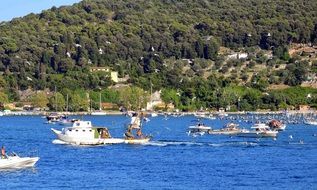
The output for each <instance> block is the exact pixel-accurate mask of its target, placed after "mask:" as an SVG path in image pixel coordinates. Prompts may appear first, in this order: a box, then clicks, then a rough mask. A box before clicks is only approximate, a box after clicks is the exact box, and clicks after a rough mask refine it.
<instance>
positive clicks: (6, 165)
mask: <svg viewBox="0 0 317 190" xmlns="http://www.w3.org/2000/svg"><path fill="white" fill-rule="evenodd" d="M39 159H40V158H39V157H19V156H18V155H17V154H15V153H14V154H13V155H12V156H6V157H5V158H2V159H0V170H3V169H21V168H28V167H33V166H34V165H35V164H36V162H37V161H38V160H39Z"/></svg>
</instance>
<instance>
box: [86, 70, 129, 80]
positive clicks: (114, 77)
mask: <svg viewBox="0 0 317 190" xmlns="http://www.w3.org/2000/svg"><path fill="white" fill-rule="evenodd" d="M90 72H106V73H108V74H110V78H111V80H112V81H113V82H115V83H119V82H126V81H127V80H128V79H126V78H119V77H118V72H117V71H111V69H110V68H109V67H90Z"/></svg>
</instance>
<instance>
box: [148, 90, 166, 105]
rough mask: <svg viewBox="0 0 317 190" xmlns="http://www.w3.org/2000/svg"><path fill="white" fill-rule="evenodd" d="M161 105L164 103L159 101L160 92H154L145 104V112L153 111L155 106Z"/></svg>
mask: <svg viewBox="0 0 317 190" xmlns="http://www.w3.org/2000/svg"><path fill="white" fill-rule="evenodd" d="M162 103H163V104H164V102H163V101H162V99H161V92H160V91H156V92H154V93H153V94H152V95H151V97H150V101H149V102H148V103H147V104H146V110H153V108H154V107H155V106H157V105H159V104H162Z"/></svg>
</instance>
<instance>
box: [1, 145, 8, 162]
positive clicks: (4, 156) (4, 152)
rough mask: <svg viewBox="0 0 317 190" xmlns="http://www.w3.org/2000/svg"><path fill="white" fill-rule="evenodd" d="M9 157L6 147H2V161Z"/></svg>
mask: <svg viewBox="0 0 317 190" xmlns="http://www.w3.org/2000/svg"><path fill="white" fill-rule="evenodd" d="M6 157H7V156H6V149H5V148H4V146H2V148H1V158H2V159H5V158H6Z"/></svg>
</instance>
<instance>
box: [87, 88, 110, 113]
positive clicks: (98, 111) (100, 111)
mask: <svg viewBox="0 0 317 190" xmlns="http://www.w3.org/2000/svg"><path fill="white" fill-rule="evenodd" d="M90 115H107V113H106V112H105V111H103V110H102V109H101V93H99V110H97V111H93V112H91V113H90Z"/></svg>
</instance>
